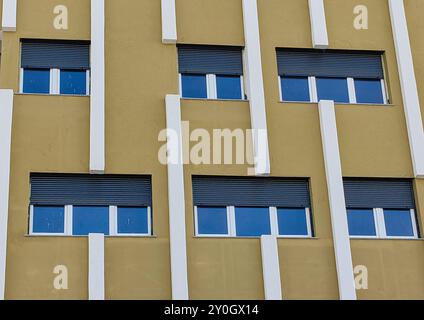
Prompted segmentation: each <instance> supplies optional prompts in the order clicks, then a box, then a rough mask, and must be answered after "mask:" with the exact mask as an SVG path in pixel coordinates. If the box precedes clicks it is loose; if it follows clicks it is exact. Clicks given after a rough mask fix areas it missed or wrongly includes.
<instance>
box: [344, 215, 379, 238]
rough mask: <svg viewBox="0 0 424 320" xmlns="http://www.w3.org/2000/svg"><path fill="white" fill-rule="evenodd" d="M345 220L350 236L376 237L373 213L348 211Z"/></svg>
mask: <svg viewBox="0 0 424 320" xmlns="http://www.w3.org/2000/svg"><path fill="white" fill-rule="evenodd" d="M347 220H348V223H349V234H350V235H351V236H376V235H377V233H376V229H375V221H374V212H373V210H372V209H369V210H356V209H355V210H348V211H347Z"/></svg>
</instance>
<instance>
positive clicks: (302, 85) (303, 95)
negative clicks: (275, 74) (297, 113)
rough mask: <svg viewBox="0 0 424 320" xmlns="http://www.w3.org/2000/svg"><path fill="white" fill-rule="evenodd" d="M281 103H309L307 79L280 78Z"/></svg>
mask: <svg viewBox="0 0 424 320" xmlns="http://www.w3.org/2000/svg"><path fill="white" fill-rule="evenodd" d="M281 92H282V93H283V101H308V102H309V101H311V98H310V96H309V82H308V78H307V77H281Z"/></svg>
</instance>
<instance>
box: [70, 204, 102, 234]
mask: <svg viewBox="0 0 424 320" xmlns="http://www.w3.org/2000/svg"><path fill="white" fill-rule="evenodd" d="M72 216H73V217H72V228H73V235H76V236H86V235H88V234H89V233H103V234H105V235H109V207H86V206H74V209H73V214H72Z"/></svg>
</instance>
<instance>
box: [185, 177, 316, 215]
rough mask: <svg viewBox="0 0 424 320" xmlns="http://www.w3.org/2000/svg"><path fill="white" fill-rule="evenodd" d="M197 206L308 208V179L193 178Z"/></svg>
mask: <svg viewBox="0 0 424 320" xmlns="http://www.w3.org/2000/svg"><path fill="white" fill-rule="evenodd" d="M193 197H194V205H195V206H241V207H243V206H246V207H271V206H275V207H287V208H307V207H310V206H311V203H310V197H309V184H308V180H306V179H280V178H244V177H200V176H197V177H193Z"/></svg>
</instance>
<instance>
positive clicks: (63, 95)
mask: <svg viewBox="0 0 424 320" xmlns="http://www.w3.org/2000/svg"><path fill="white" fill-rule="evenodd" d="M15 95H17V96H40V97H80V98H89V97H90V95H86V94H52V93H24V92H17V93H15Z"/></svg>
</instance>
